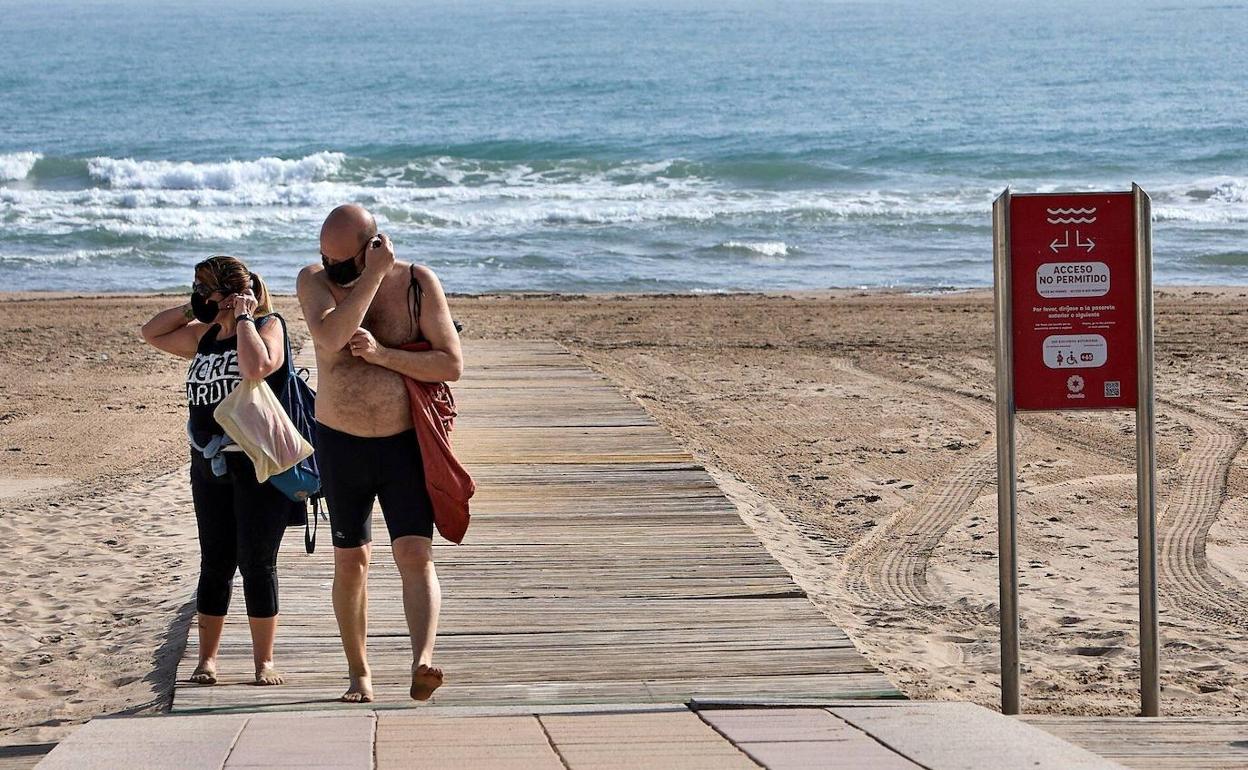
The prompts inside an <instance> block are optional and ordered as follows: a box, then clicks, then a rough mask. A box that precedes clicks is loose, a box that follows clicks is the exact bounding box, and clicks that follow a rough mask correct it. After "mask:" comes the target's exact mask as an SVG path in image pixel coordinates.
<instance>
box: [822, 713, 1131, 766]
mask: <svg viewBox="0 0 1248 770" xmlns="http://www.w3.org/2000/svg"><path fill="white" fill-rule="evenodd" d="M829 711H831V712H832V713H833V714H835V715H836V716H838V717H840V718H841V719H844V720H845V721H847V722H849V723H850V724H852V725H854V726H855V727H857V728H859V729H860V730H862V731H864V732H866V733H868V734H870V735H871V736H872V737H874V738H875V739H876V740H878V741H879V742H881V743H883V744H884V745H885V746H888V747H889V748H891V749H893V750H894V751H896V752H897V753H899V754H901V755H903V756H905V757H906V758H907V759H910V760H911V761H913V762H915V763H917V764H920V765H923V766H924V767H927V768H930V770H981V769H982V768H987V767H1000V768H1014V767H1018V768H1029V770H1110V769H1114V770H1122V766H1121V765H1119V764H1117V763H1114V762H1111V761H1109V760H1107V759H1104V758H1102V757H1099V756H1097V755H1096V754H1093V753H1092V752H1090V751H1087V750H1086V749H1082V748H1079V747H1078V746H1075V745H1074V744H1072V743H1067V742H1066V741H1063V740H1061V739H1060V738H1056V737H1054V736H1052V735H1049V734H1048V733H1046V732H1044V731H1043V730H1040V729H1037V728H1034V727H1031V726H1030V725H1027V724H1024V723H1022V722H1019V721H1017V720H1014V719H1011V718H1009V717H1005V716H1002V715H1000V714H998V713H996V712H994V711H989V710H988V709H986V708H983V707H981V706H976V705H975V704H973V703H914V704H896V705H887V706H885V705H880V706H855V707H835V708H831V709H829ZM1020 728H1026V729H1020Z"/></svg>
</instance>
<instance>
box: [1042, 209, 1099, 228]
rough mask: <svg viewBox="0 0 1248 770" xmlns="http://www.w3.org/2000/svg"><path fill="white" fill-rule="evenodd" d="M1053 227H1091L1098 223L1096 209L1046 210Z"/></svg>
mask: <svg viewBox="0 0 1248 770" xmlns="http://www.w3.org/2000/svg"><path fill="white" fill-rule="evenodd" d="M1045 212H1046V213H1048V215H1049V224H1051V225H1090V224H1092V223H1093V222H1095V221H1096V208H1095V207H1093V208H1090V209H1045Z"/></svg>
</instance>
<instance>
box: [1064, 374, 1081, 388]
mask: <svg viewBox="0 0 1248 770" xmlns="http://www.w3.org/2000/svg"><path fill="white" fill-rule="evenodd" d="M1066 389H1067V390H1069V391H1070V392H1071V393H1082V392H1083V378H1082V377H1080V376H1079V375H1077V374H1072V375H1070V376H1069V377H1067V378H1066Z"/></svg>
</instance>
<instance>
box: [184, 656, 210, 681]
mask: <svg viewBox="0 0 1248 770" xmlns="http://www.w3.org/2000/svg"><path fill="white" fill-rule="evenodd" d="M187 681H188V682H191V683H192V684H216V683H217V662H216V661H215V660H211V659H210V660H201V661H200V662H199V665H198V666H196V667H195V671H194V672H193V673H192V674H191V676H190V678H189V679H187Z"/></svg>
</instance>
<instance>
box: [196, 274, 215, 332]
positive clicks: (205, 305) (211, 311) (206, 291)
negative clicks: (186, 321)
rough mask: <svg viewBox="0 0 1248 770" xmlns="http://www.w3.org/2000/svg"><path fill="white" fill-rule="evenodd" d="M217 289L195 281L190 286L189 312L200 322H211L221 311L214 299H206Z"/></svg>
mask: <svg viewBox="0 0 1248 770" xmlns="http://www.w3.org/2000/svg"><path fill="white" fill-rule="evenodd" d="M216 293H217V290H216V289H214V288H212V287H211V286H205V285H204V284H202V283H197V284H195V285H194V286H193V287H191V312H192V313H194V314H195V320H196V321H199V322H200V323H205V324H206V323H212V322H213V321H214V320H215V319H216V317H217V314H218V313H220V312H221V305H220V303H218V302H217V301H216V300H212V299H208V298H209V297H211V296H212V295H213V294H216Z"/></svg>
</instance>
